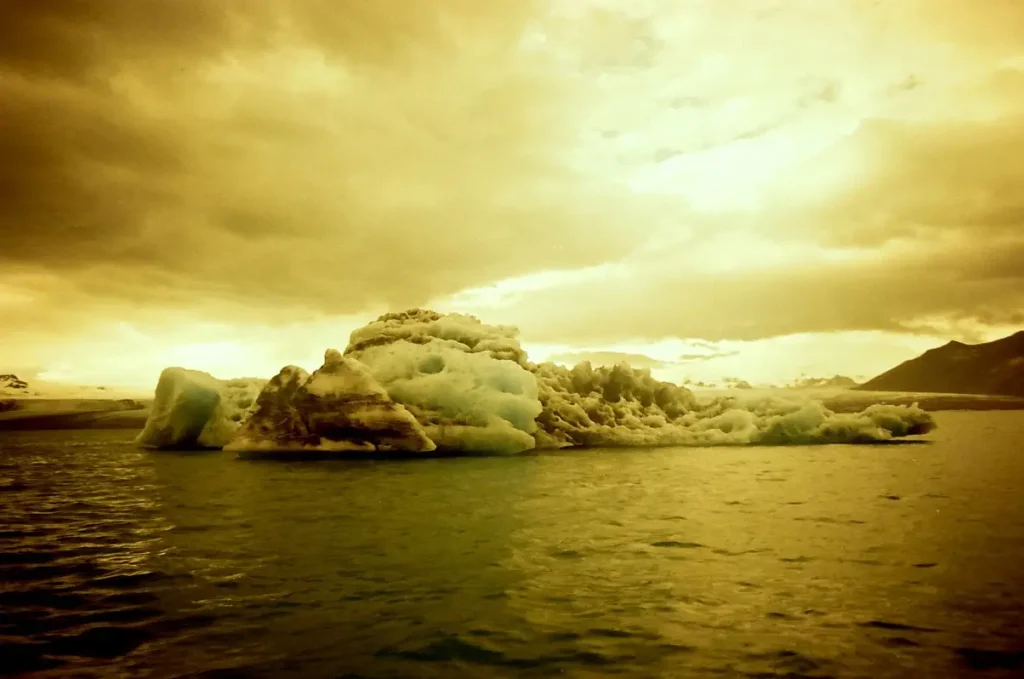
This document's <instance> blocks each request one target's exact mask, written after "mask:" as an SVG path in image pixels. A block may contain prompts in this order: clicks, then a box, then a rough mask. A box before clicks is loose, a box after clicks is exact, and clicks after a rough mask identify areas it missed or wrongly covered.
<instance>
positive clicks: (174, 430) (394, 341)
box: [138, 309, 935, 454]
mask: <svg viewBox="0 0 1024 679" xmlns="http://www.w3.org/2000/svg"><path fill="white" fill-rule="evenodd" d="M518 332H519V331H518V329H516V328H515V327H514V326H506V325H487V324H485V323H482V322H481V321H480V320H479V319H477V318H475V317H473V316H469V315H464V314H439V313H436V312H434V311H429V310H425V309H411V310H408V311H404V312H401V313H389V314H384V315H383V316H381V317H380V318H378V319H377V320H375V321H373V322H372V323H369V324H367V325H366V326H364V327H362V328H359V329H357V330H355V331H354V332H353V333H352V335H351V337H350V341H349V344H348V346H347V347H346V349H345V351H344V353H342V352H339V351H337V350H335V349H328V350H327V352H326V353H325V355H324V363H323V365H322V366H321V367H320V368H319V369H318V370H316V371H314V372H313V373H312V374H307V373H306V371H305V370H303V369H302V368H299V367H297V366H286V367H285V368H283V369H282V370H281V371H280V372H279V373H278V374H277V375H276V376H275V377H273V378H272V379H271V380H269V381H261V380H226V381H225V380H218V379H216V378H214V377H212V376H210V375H208V374H206V373H203V372H198V371H194V370H184V369H182V368H168V369H167V370H165V371H164V372H163V373H162V374H161V376H160V381H159V383H158V384H157V390H156V401H155V403H154V407H153V412H152V414H151V415H150V418H149V420H148V421H147V422H146V427H145V429H144V430H143V432H142V434H140V435H139V438H138V441H139V442H140V444H142V445H146V446H151V447H158V448H159V447H171V446H202V447H215V448H225V449H227V450H233V451H239V452H243V451H268V452H270V451H303V450H304V451H364V452H371V451H380V452H408V453H429V452H432V451H435V450H436V451H440V452H461V453H491V454H514V453H519V452H522V451H525V450H529V449H532V448H568V447H584V446H586V447H594V446H630V447H636V446H720V445H792V444H801V445H806V444H827V443H871V442H884V441H889V440H892V439H895V438H899V437H905V436H918V435H921V434H926V433H927V432H929V431H931V430H932V429H933V428H934V427H935V421H934V420H933V419H932V417H931V415H930V414H928V413H927V412H925V411H924V410H922V409H921V408H919V407H917V406H916V405H913V406H892V405H874V406H870V407H868V408H866V409H865V410H863V411H862V412H859V413H835V412H833V411H831V410H829V409H828V408H826V407H825V406H824V404H822V403H821V402H820V401H813V400H808V399H804V400H801V401H792V400H786V401H783V400H778V399H765V400H762V401H754V400H747V401H742V402H741V401H740V400H737V399H717V400H714V401H710V402H700V401H698V400H697V398H696V397H695V395H694V394H693V392H691V391H690V390H689V389H686V388H685V387H682V386H679V385H676V384H672V383H669V382H662V381H659V380H657V379H655V378H654V377H652V376H651V373H650V371H649V370H646V369H635V368H632V367H631V366H629V365H628V364H626V363H621V364H619V365H616V366H612V367H600V368H594V367H593V366H592V365H591V364H590V363H588V362H583V363H581V364H579V365H576V366H575V367H573V368H567V367H564V366H561V365H556V364H553V363H540V364H535V363H532V362H530V360H529V358H528V356H527V354H526V352H525V351H524V350H523V349H522V347H521V346H520V344H519V339H518Z"/></svg>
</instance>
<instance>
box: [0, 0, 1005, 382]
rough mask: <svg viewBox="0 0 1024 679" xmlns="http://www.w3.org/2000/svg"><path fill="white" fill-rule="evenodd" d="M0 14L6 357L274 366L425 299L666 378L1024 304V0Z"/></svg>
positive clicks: (853, 351) (910, 337) (124, 374)
mask: <svg viewBox="0 0 1024 679" xmlns="http://www.w3.org/2000/svg"><path fill="white" fill-rule="evenodd" d="M5 15H6V16H7V19H6V20H5V22H4V26H3V27H0V97H3V100H4V101H5V106H4V107H3V108H2V110H0V154H2V156H3V157H4V158H5V163H4V167H3V168H2V169H0V196H2V197H3V200H4V203H5V208H4V210H3V212H2V214H0V221H2V223H0V319H3V320H2V323H0V352H2V353H0V372H15V373H19V374H23V375H30V376H31V375H39V376H42V377H43V378H45V379H50V380H54V381H63V382H69V383H88V384H99V383H103V384H112V385H123V386H138V387H142V388H150V387H151V386H152V385H153V384H154V383H155V379H156V376H157V374H158V372H159V370H160V368H162V367H164V366H167V365H184V366H187V367H192V368H197V369H202V370H207V371H209V372H212V373H213V374H215V375H217V376H220V377H231V376H238V375H262V376H268V375H270V374H273V373H274V372H276V370H277V369H278V368H280V367H281V366H282V365H284V364H285V363H297V364H299V365H302V366H303V367H306V368H315V367H317V366H318V365H319V361H320V357H322V355H323V350H324V349H325V348H327V347H328V346H336V347H343V346H344V345H345V344H347V341H348V333H349V332H350V331H351V330H352V329H353V328H355V327H358V326H359V325H362V324H363V323H365V322H367V321H368V320H371V319H372V318H374V317H375V316H376V315H378V314H380V313H382V312H384V311H387V310H397V309H401V308H405V307H409V306H427V305H429V306H431V307H432V308H436V309H437V310H439V311H462V312H466V313H472V314H475V315H477V316H479V317H480V318H481V319H483V320H484V321H486V322H489V323H506V324H514V325H517V326H519V327H520V329H521V331H522V339H523V342H524V345H525V346H526V347H527V348H528V349H529V350H530V352H531V356H532V357H533V358H534V359H535V360H543V359H547V358H551V359H553V360H560V361H563V362H571V361H574V360H583V359H591V360H595V361H598V362H614V361H616V360H620V359H622V358H625V359H626V360H629V361H630V362H632V363H634V364H636V365H646V366H647V367H651V369H652V370H653V371H654V373H655V374H656V375H657V376H659V377H663V378H665V379H672V380H676V381H681V380H684V379H692V380H701V381H717V380H720V379H722V378H724V377H738V378H743V379H746V380H748V381H750V382H776V383H778V382H787V381H789V380H791V379H794V378H796V377H798V376H800V375H801V374H808V375H815V376H818V375H833V374H837V373H839V374H847V375H854V376H870V375H873V374H875V373H877V372H880V371H882V370H885V369H887V368H889V367H891V366H892V365H893V364H894V363H898V362H899V361H901V360H905V359H907V358H910V357H912V356H914V355H916V354H917V353H919V352H920V351H922V350H924V349H927V348H929V347H931V346H936V345H939V344H942V343H944V342H946V341H948V340H949V339H953V338H956V339H964V340H968V341H982V340H986V339H993V338H995V337H997V336H1001V335H1003V334H1009V333H1010V332H1012V331H1013V330H1015V329H1018V328H1019V327H1021V326H1022V325H1024V284H1022V281H1021V277H1022V276H1024V224H1022V219H1024V203H1022V199H1021V198H1020V195H1021V193H1020V191H1019V187H1020V186H1021V185H1022V183H1024V162H1022V161H1021V158H1024V125H1022V124H1021V123H1022V121H1024V43H1022V42H1021V41H1020V39H1019V34H1018V30H1019V27H1020V26H1022V25H1024V4H1021V3H1013V2H1005V1H1003V0H976V1H974V2H962V1H961V0H878V1H870V2H869V1H867V0H835V2H821V0H786V1H782V0H715V1H712V0H633V1H631V2H628V3H627V2H618V1H613V0H604V1H599V0H578V1H576V0H571V1H570V0H548V1H542V0H537V1H533V2H525V1H523V2H520V1H519V0H515V1H513V0H507V1H506V0H496V1H495V2H488V3H476V2H470V1H468V0H437V1H436V2H424V3H408V2H404V1H399V0H379V1H377V2H373V3H365V2H356V1H355V0H344V1H340V2H327V1H326V0H301V1H298V2H283V1H280V2H279V1H278V0H267V2H265V3H259V4H258V5H256V6H249V5H247V6H246V7H245V8H244V9H243V8H242V7H241V6H239V7H237V8H234V9H231V10H229V11H225V10H224V9H223V8H220V7H217V6H215V5H214V4H213V3H207V2H205V1H203V0H190V1H185V2H178V3H173V4H170V5H168V4H162V5H160V9H159V11H157V10H155V9H154V6H153V5H149V4H146V3H115V2H106V1H104V0H92V1H91V2H83V3H75V4H74V5H61V6H59V7H51V6H49V5H46V6H44V5H42V4H41V3H16V4H12V5H11V7H9V8H7V9H6V10H5Z"/></svg>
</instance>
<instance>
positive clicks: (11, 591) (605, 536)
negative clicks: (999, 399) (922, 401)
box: [0, 412, 1024, 678]
mask: <svg viewBox="0 0 1024 679" xmlns="http://www.w3.org/2000/svg"><path fill="white" fill-rule="evenodd" d="M938 420H939V424H940V429H939V430H938V431H936V432H934V433H933V434H932V435H931V437H930V438H931V439H932V443H930V444H924V445H902V446H871V447H867V446H864V447H860V446H845V447H844V446H833V447H794V448H784V449H783V448H734V449H717V450H709V449H664V450H646V451H644V450H619V451H602V450H590V451H575V452H560V453H553V454H538V455H530V456H521V457H515V458H477V459H441V460H423V461H402V462H393V461H391V462H381V461H376V462H371V461H334V462H325V461H321V462H279V461H278V462H271V461H241V460H236V459H234V458H233V457H231V456H229V455H225V454H220V453H213V454H209V453H175V454H168V453H153V452H143V451H139V450H136V449H134V448H133V447H132V445H131V444H130V443H129V442H128V441H127V439H128V438H129V437H130V434H127V433H126V432H123V431H111V432H95V431H94V432H66V431H65V432H17V433H2V434H0V674H2V673H6V674H18V673H19V672H38V673H40V675H41V676H55V677H58V676H59V677H64V676H75V675H76V673H78V675H81V676H94V675H95V676H140V677H145V676H152V677H172V676H192V675H201V676H208V677H236V676H237V677H246V676H260V677H262V676H266V677H291V676H296V677H299V676H301V677H343V676H346V677H459V676H465V677H518V676H523V677H533V676H549V675H559V676H573V677H596V676H604V675H613V674H617V675H620V676H643V677H658V676H667V677H675V676H711V677H733V676H736V677H773V676H785V677H826V676H832V677H855V676H856V677H875V678H877V677H890V676H892V677H896V676H900V677H902V676H908V677H921V676H940V677H941V676H974V675H977V676H1020V675H1022V674H1024V483H1022V482H1024V413H1014V412H987V413H939V414H938Z"/></svg>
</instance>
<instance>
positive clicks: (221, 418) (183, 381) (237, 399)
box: [135, 368, 265, 448]
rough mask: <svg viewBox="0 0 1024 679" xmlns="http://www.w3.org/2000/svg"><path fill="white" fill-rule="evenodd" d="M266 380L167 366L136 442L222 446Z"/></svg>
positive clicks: (156, 445) (154, 445) (149, 445)
mask: <svg viewBox="0 0 1024 679" xmlns="http://www.w3.org/2000/svg"><path fill="white" fill-rule="evenodd" d="M264 383H265V380H259V379H247V378H243V379H234V380H219V379H217V378H216V377H213V376H212V375H210V374H209V373H205V372H202V371H199V370H186V369H185V368H166V369H164V371H163V372H161V373H160V379H159V380H158V381H157V385H156V393H155V394H154V398H153V408H152V411H151V412H150V415H149V417H148V418H147V419H146V425H145V427H144V428H143V430H142V432H141V433H140V434H139V435H138V436H137V437H136V439H135V442H136V443H137V444H139V445H140V446H143V447H147V448H184V447H198V448H223V447H224V446H225V445H227V443H228V442H229V441H231V439H232V438H233V437H234V435H235V433H236V432H237V431H238V428H239V426H240V423H241V421H242V420H243V419H244V418H245V415H246V413H247V411H248V409H249V407H250V406H251V405H252V403H253V401H254V400H255V398H256V396H257V394H258V393H259V390H260V389H261V388H262V386H263V384H264Z"/></svg>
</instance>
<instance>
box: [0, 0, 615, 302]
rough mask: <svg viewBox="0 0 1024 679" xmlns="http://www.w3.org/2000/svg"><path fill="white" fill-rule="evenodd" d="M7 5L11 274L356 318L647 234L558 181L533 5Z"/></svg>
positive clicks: (0, 232) (117, 292) (565, 124)
mask: <svg viewBox="0 0 1024 679" xmlns="http://www.w3.org/2000/svg"><path fill="white" fill-rule="evenodd" d="M250 5H251V6H250ZM3 9H4V21H3V22H2V27H0V63H2V64H3V66H2V67H0V98H2V99H3V100H4V106H3V107H2V108H0V156H2V157H3V158H4V161H5V162H4V164H3V166H2V167H0V199H2V200H3V202H4V208H5V209H4V211H3V212H2V214H0V266H2V267H4V273H9V272H10V271H12V270H14V268H15V267H18V268H29V269H32V268H33V267H35V268H36V269H37V270H45V271H47V272H49V273H51V274H55V275H59V276H61V277H63V280H64V281H66V282H67V284H68V285H69V286H73V287H74V288H75V290H76V292H77V293H78V294H82V295H95V296H96V298H97V299H114V300H117V299H120V300H124V301H127V302H133V303H144V304H154V305H159V304H161V303H169V304H192V305H193V306H195V305H197V304H198V305H200V306H201V305H202V304H203V303H209V302H210V300H223V301H225V302H227V303H232V304H233V305H234V306H235V307H245V306H248V307H249V308H250V309H258V310H259V312H261V313H262V312H263V311H264V309H266V308H268V307H269V308H276V309H278V310H279V313H283V314H288V313H293V314H301V313H303V311H302V310H303V309H305V310H306V313H308V312H309V311H310V310H319V311H328V312H332V313H346V312H355V311H360V310H363V309H365V308H367V307H368V306H371V305H375V304H385V305H395V306H401V305H412V304H417V303H421V302H423V301H425V300H426V299H428V298H430V297H431V296H436V295H439V294H444V293H449V292H454V291H457V290H459V289H461V288H463V287H466V286H469V285H473V284H479V283H482V282H487V281H489V280H493V279H494V278H500V277H504V276H512V275H517V274H522V273H527V272H530V271H533V270H536V269H542V268H545V267H550V266H552V265H554V264H555V263H557V264H558V265H562V266H564V265H570V266H573V265H580V264H587V263H591V262H594V261H600V259H602V258H603V257H604V256H605V255H606V253H608V252H609V251H618V250H621V249H622V248H623V247H625V246H626V245H627V242H628V235H627V234H624V233H621V230H618V229H616V228H614V224H615V220H613V219H612V218H611V217H610V215H608V214H607V211H598V210H596V208H593V207H590V206H588V205H587V200H586V196H585V195H583V194H578V193H574V191H575V190H574V189H573V188H566V189H564V190H563V189H561V188H557V187H559V186H560V185H561V184H565V185H567V186H570V187H571V186H572V185H573V183H572V176H571V173H570V172H569V171H568V170H565V169H563V168H561V167H559V166H558V165H557V164H556V163H555V162H553V161H552V159H551V157H550V153H549V151H548V149H550V148H554V147H557V146H558V142H559V141H560V140H564V139H568V138H571V134H572V129H571V126H570V124H569V123H570V122H571V121H570V119H569V118H568V117H566V116H565V115H564V113H563V110H564V107H565V104H566V103H567V102H569V101H571V97H572V94H571V92H570V91H569V90H567V89H566V88H557V87H554V86H552V82H551V81H550V79H548V78H547V77H546V75H545V71H544V69H543V68H542V66H543V64H542V63H541V62H540V61H537V60H531V59H533V58H532V57H529V56H528V55H527V56H519V55H516V53H515V51H514V48H515V47H516V44H517V41H518V40H519V38H520V35H521V34H522V31H523V30H524V27H525V26H526V25H527V23H528V22H529V21H530V20H531V18H532V16H533V12H534V7H533V5H532V3H504V4H502V5H500V6H498V5H490V4H486V5H485V4H481V3H476V2H470V1H469V0H448V1H442V2H431V3H407V2H395V1H383V2H372V3H367V2H358V1H355V0H352V1H349V2H316V1H313V2H299V3H285V2H266V3H248V4H245V5H244V6H243V5H242V4H240V3H228V2H212V1H206V0H193V1H189V2H174V3H164V2H114V1H109V2H103V1H100V0H95V1H93V2H87V1H76V2H66V3H35V2H32V3H28V2H5V3H4V8H3ZM552 187H556V188H552ZM2 285H7V286H12V285H13V283H12V282H11V280H10V277H9V276H8V277H6V278H5V277H4V276H3V275H2V274H0V286H2ZM29 292H32V290H29ZM35 292H36V293H38V294H39V295H40V296H45V295H44V294H43V293H42V292H41V291H38V290H36V291H35Z"/></svg>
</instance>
